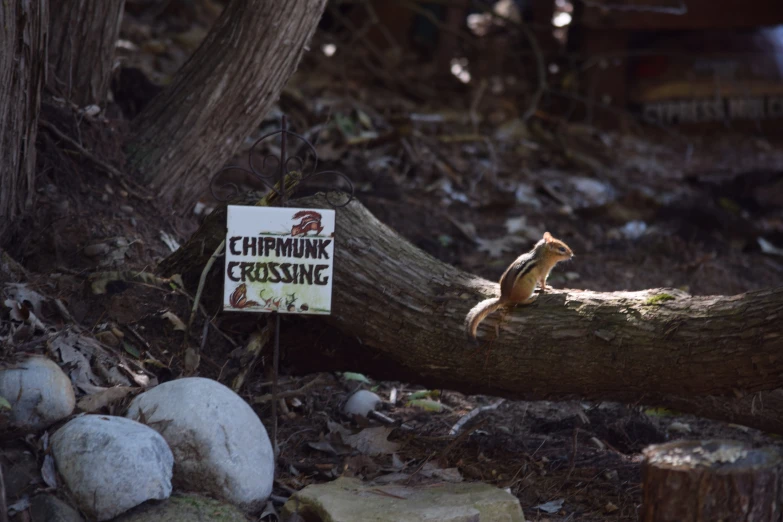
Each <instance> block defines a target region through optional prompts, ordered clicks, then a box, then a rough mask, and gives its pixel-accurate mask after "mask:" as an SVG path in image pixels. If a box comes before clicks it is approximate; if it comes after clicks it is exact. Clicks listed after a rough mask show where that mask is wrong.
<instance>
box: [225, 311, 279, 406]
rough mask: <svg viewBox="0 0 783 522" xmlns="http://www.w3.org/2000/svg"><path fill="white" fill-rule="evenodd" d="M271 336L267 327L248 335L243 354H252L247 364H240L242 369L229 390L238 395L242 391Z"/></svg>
mask: <svg viewBox="0 0 783 522" xmlns="http://www.w3.org/2000/svg"><path fill="white" fill-rule="evenodd" d="M270 334H271V328H270V327H269V325H267V326H265V327H264V328H262V329H261V330H260V331H258V330H256V331H254V332H253V333H251V334H250V339H249V340H248V342H247V348H246V349H245V354H247V353H250V354H252V358H251V360H250V361H249V362H247V363H244V364H242V369H241V370H239V374H238V375H237V376H236V378H234V382H232V383H231V388H232V389H233V390H234V391H235V392H237V393H239V390H240V389H242V385H243V384H245V379H246V378H247V376H248V375H250V372H252V371H253V368H255V366H256V362H257V361H258V358H259V356H260V355H261V349H262V348H263V347H264V346H265V345H266V344H267V343H268V342H269V337H270Z"/></svg>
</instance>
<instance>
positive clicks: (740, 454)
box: [642, 440, 783, 522]
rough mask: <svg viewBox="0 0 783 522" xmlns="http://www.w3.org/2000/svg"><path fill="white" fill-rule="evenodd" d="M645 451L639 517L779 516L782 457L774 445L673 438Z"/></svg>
mask: <svg viewBox="0 0 783 522" xmlns="http://www.w3.org/2000/svg"><path fill="white" fill-rule="evenodd" d="M644 456H645V461H644V463H643V464H642V491H643V493H644V498H643V501H642V520H643V521H644V522H707V521H713V520H722V521H724V522H746V521H751V520H764V521H767V522H775V521H778V522H779V521H781V520H783V513H782V512H781V506H782V504H781V494H783V456H781V454H780V452H779V451H778V450H777V449H775V448H757V449H754V448H752V447H750V446H749V445H746V444H743V443H739V442H733V441H721V440H713V441H687V442H686V441H678V442H670V443H668V444H660V445H655V446H650V447H649V448H647V449H645V450H644Z"/></svg>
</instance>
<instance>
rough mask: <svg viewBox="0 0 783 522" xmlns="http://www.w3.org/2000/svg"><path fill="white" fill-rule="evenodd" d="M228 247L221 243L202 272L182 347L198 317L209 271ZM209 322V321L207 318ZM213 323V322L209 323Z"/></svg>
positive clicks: (224, 241)
mask: <svg viewBox="0 0 783 522" xmlns="http://www.w3.org/2000/svg"><path fill="white" fill-rule="evenodd" d="M225 246H226V240H225V239H224V240H223V241H221V242H220V244H219V245H218V247H217V248H216V249H215V251H214V252H212V255H211V256H209V259H208V260H207V264H206V265H204V270H202V271H201V277H200V278H199V281H198V290H196V297H194V298H193V307H192V308H191V309H190V317H189V318H188V326H187V328H185V334H184V336H183V339H182V346H185V345H187V343H188V335H189V333H190V327H191V326H193V319H194V318H195V317H196V310H198V305H199V301H200V300H201V293H202V292H203V291H204V285H205V284H206V282H207V274H209V270H210V269H211V268H212V265H214V264H215V259H217V258H218V257H219V256H220V254H222V253H223V247H225ZM207 321H209V319H208V318H207ZM209 322H211V321H209Z"/></svg>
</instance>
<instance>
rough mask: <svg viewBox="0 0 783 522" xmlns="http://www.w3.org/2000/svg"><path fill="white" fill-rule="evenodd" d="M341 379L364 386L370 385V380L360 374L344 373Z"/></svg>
mask: <svg viewBox="0 0 783 522" xmlns="http://www.w3.org/2000/svg"><path fill="white" fill-rule="evenodd" d="M343 379H345V380H346V381H358V382H363V383H365V384H371V382H370V379H368V378H367V377H365V376H364V375H362V374H361V373H355V372H345V373H343Z"/></svg>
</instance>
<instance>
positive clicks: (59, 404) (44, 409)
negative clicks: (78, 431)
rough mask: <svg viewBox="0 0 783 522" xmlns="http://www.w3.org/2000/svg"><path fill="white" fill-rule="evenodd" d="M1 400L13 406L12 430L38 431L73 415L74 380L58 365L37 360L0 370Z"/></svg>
mask: <svg viewBox="0 0 783 522" xmlns="http://www.w3.org/2000/svg"><path fill="white" fill-rule="evenodd" d="M0 396H3V397H5V398H6V400H8V402H10V403H11V411H10V418H9V421H10V423H11V425H12V426H14V427H16V428H20V429H23V430H29V431H36V430H40V429H43V428H47V427H49V426H51V425H52V424H54V423H55V422H57V421H59V420H61V419H64V418H65V417H67V416H68V415H70V414H71V413H72V412H73V408H74V406H75V405H76V397H75V396H74V394H73V388H72V387H71V380H70V379H69V378H68V376H67V375H65V373H64V372H63V371H62V370H61V369H60V367H59V366H57V364H56V363H55V362H54V361H52V360H50V359H48V358H46V357H39V356H34V357H30V358H28V359H25V360H23V361H21V362H19V363H16V364H14V365H13V367H9V368H5V369H2V370H0Z"/></svg>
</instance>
